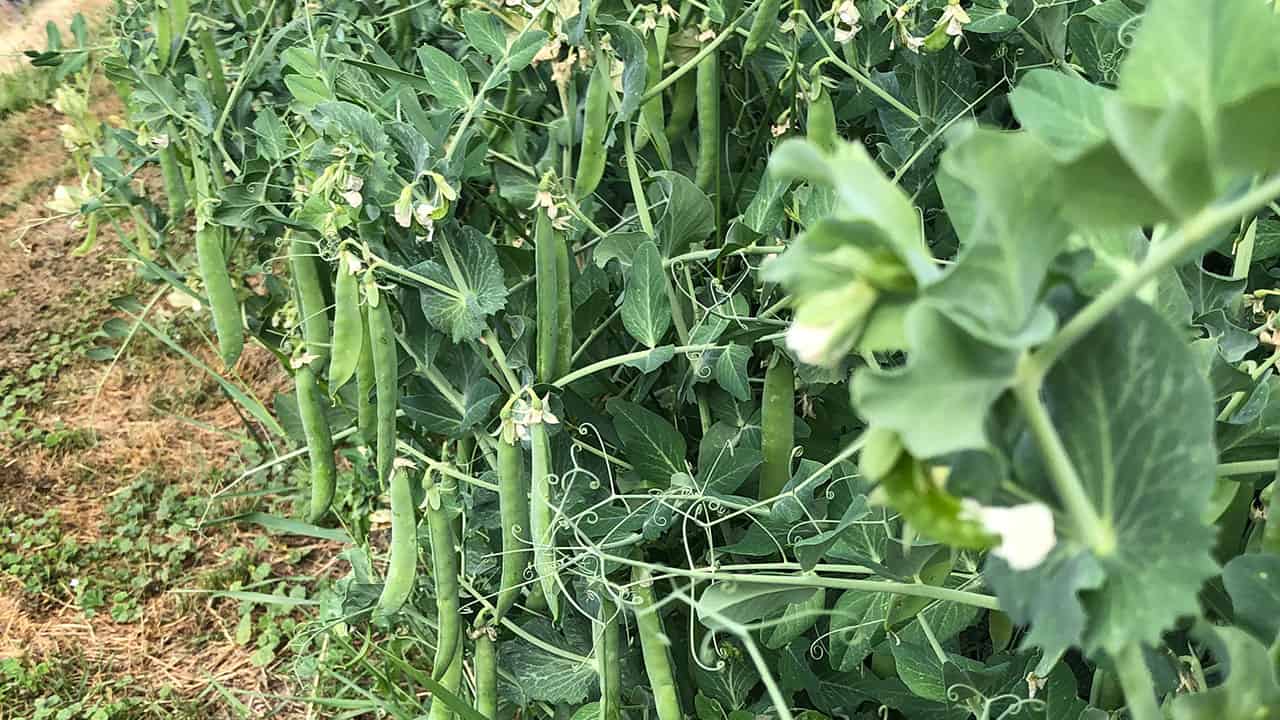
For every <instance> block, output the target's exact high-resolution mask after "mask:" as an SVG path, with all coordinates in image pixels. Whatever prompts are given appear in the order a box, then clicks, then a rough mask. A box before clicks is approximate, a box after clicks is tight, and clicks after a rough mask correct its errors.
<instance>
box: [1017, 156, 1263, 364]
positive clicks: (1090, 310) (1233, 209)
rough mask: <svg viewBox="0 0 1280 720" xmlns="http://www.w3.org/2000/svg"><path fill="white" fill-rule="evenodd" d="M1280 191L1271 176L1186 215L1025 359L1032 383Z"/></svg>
mask: <svg viewBox="0 0 1280 720" xmlns="http://www.w3.org/2000/svg"><path fill="white" fill-rule="evenodd" d="M1277 195H1280V175H1277V176H1275V177H1272V178H1271V179H1269V180H1267V181H1266V182H1264V183H1262V184H1261V185H1259V186H1257V187H1256V188H1254V189H1253V190H1250V191H1249V192H1247V193H1245V194H1244V195H1241V196H1240V197H1238V198H1236V199H1234V200H1232V201H1230V202H1226V203H1220V204H1215V205H1210V206H1208V207H1206V208H1204V209H1202V210H1200V211H1199V212H1197V213H1196V214H1195V215H1192V216H1191V217H1190V218H1188V219H1187V221H1186V222H1184V223H1183V224H1182V226H1181V227H1180V228H1179V229H1178V230H1177V231H1176V232H1174V233H1173V234H1172V235H1170V236H1169V237H1167V238H1165V239H1164V240H1163V241H1162V242H1161V243H1160V244H1159V246H1157V247H1155V248H1153V249H1152V252H1151V254H1150V255H1148V256H1147V258H1146V259H1145V260H1143V261H1142V264H1141V265H1139V266H1138V267H1137V268H1136V269H1134V270H1133V271H1132V272H1130V273H1129V274H1127V275H1125V276H1124V277H1122V278H1121V279H1120V280H1119V282H1117V283H1116V284H1114V285H1112V286H1111V287H1109V288H1107V289H1106V290H1105V291H1104V292H1103V293H1102V294H1101V295H1099V296H1098V297H1096V298H1094V299H1093V300H1092V301H1090V303H1089V304H1088V305H1085V306H1084V309H1082V310H1081V311H1080V312H1079V313H1076V315H1075V317H1073V318H1071V320H1070V321H1069V322H1068V323H1067V324H1066V325H1065V326H1063V328H1062V329H1061V330H1060V331H1058V334H1057V335H1055V336H1053V338H1052V339H1050V340H1049V342H1047V343H1045V344H1044V345H1043V346H1041V347H1040V349H1038V350H1036V352H1035V353H1034V354H1032V355H1031V357H1030V358H1029V359H1028V362H1027V370H1028V371H1030V372H1031V373H1032V374H1031V376H1030V379H1031V380H1032V381H1033V382H1034V384H1036V385H1039V381H1040V380H1041V379H1042V378H1043V377H1044V375H1045V374H1046V373H1048V372H1049V368H1051V367H1053V363H1054V362H1055V361H1057V359H1058V358H1059V357H1061V356H1062V354H1063V353H1064V352H1066V351H1067V349H1068V348H1070V347H1071V346H1072V345H1075V344H1076V343H1077V342H1079V341H1080V340H1081V339H1082V338H1083V337H1084V336H1085V335H1088V334H1089V331H1090V330H1092V329H1093V328H1094V326H1095V325H1097V324H1098V323H1100V322H1102V321H1103V320H1104V319H1105V318H1106V317H1107V316H1108V315H1110V314H1111V312H1112V311H1113V310H1115V309H1116V308H1117V307H1119V306H1120V304H1121V303H1123V302H1124V301H1125V300H1127V299H1129V296H1130V295H1133V294H1134V293H1136V292H1138V290H1140V289H1141V288H1142V287H1143V286H1145V285H1146V284H1147V283H1148V282H1150V281H1151V279H1152V278H1154V277H1155V276H1156V275H1158V274H1159V273H1161V272H1163V271H1165V270H1167V269H1169V268H1171V267H1173V266H1174V265H1175V264H1176V263H1177V262H1178V261H1179V260H1181V259H1182V258H1184V257H1185V256H1186V255H1187V254H1188V253H1190V252H1191V251H1193V250H1195V249H1197V248H1199V247H1200V246H1201V245H1202V244H1203V243H1204V241H1205V239H1207V238H1208V237H1209V236H1210V235H1212V234H1213V233H1214V232H1215V231H1217V230H1218V229H1219V228H1221V227H1223V226H1224V225H1228V224H1230V223H1232V222H1235V221H1237V220H1239V219H1240V217H1242V216H1244V215H1248V214H1249V213H1252V212H1254V211H1256V210H1257V209H1259V208H1261V207H1265V206H1266V204H1267V203H1268V202H1270V201H1271V200H1272V199H1273V198H1275V197H1276V196H1277Z"/></svg>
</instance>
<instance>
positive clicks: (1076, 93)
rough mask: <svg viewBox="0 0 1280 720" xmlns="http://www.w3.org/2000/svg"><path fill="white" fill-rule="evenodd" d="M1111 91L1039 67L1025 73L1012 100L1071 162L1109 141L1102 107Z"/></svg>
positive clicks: (1027, 124)
mask: <svg viewBox="0 0 1280 720" xmlns="http://www.w3.org/2000/svg"><path fill="white" fill-rule="evenodd" d="M1108 94H1110V91H1108V90H1107V89H1106V88H1103V87H1101V86H1099V85H1094V84H1093V83H1091V82H1089V81H1087V80H1084V79H1083V78H1079V77H1072V76H1070V75H1066V74H1064V73H1059V72H1054V71H1052V70H1048V69H1044V68H1040V69H1036V70H1032V71H1030V72H1028V73H1027V74H1026V75H1024V76H1023V78H1022V80H1021V81H1020V82H1019V83H1018V86H1017V87H1016V88H1014V90H1013V92H1012V93H1010V94H1009V103H1010V104H1012V105H1013V111H1014V112H1015V113H1016V114H1017V116H1018V122H1019V123H1021V124H1022V127H1023V128H1025V129H1026V130H1028V131H1030V132H1031V133H1032V134H1034V135H1035V136H1036V137H1038V138H1039V139H1040V140H1041V141H1042V142H1044V144H1045V145H1046V146H1047V147H1048V148H1049V150H1050V152H1051V153H1052V154H1053V156H1054V158H1056V159H1057V160H1059V161H1061V162H1070V161H1072V160H1075V159H1077V158H1079V157H1080V156H1081V155H1083V154H1085V153H1086V152H1088V151H1090V150H1092V149H1094V148H1095V147H1098V146H1099V145H1102V144H1103V143H1106V142H1107V139H1108V138H1107V129H1106V124H1105V121H1104V119H1103V116H1102V109H1103V103H1104V102H1105V101H1106V98H1107V96H1108Z"/></svg>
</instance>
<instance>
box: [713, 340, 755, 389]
mask: <svg viewBox="0 0 1280 720" xmlns="http://www.w3.org/2000/svg"><path fill="white" fill-rule="evenodd" d="M750 359H751V348H749V347H747V346H746V345H738V344H736V343H730V345H729V347H727V348H725V349H724V350H723V351H721V353H720V357H718V358H717V359H716V365H715V377H716V384H717V385H719V386H720V387H722V388H724V391H725V392H727V393H729V394H730V395H732V396H733V397H735V398H737V399H738V400H742V401H743V402H746V401H747V400H750V399H751V388H750V387H748V386H747V361H748V360H750Z"/></svg>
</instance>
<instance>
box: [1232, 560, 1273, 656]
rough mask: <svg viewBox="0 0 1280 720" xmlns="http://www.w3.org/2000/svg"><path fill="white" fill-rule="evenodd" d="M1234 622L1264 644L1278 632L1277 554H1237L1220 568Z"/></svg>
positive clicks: (1269, 642)
mask: <svg viewBox="0 0 1280 720" xmlns="http://www.w3.org/2000/svg"><path fill="white" fill-rule="evenodd" d="M1222 582H1223V584H1225V585H1226V587H1227V593H1228V594H1229V595H1231V605H1232V607H1233V608H1234V609H1235V623H1236V625H1238V626H1239V627H1241V628H1243V629H1245V630H1248V631H1249V632H1250V633H1252V634H1253V636H1254V637H1256V638H1257V639H1259V640H1261V641H1262V642H1264V643H1266V644H1268V645H1269V644H1271V643H1272V642H1274V641H1275V639H1276V635H1277V634H1280V557H1276V556H1275V555H1260V554H1253V555H1240V556H1239V557H1236V558H1235V559H1233V560H1232V561H1231V562H1229V563H1227V566H1226V567H1225V568H1223V569H1222Z"/></svg>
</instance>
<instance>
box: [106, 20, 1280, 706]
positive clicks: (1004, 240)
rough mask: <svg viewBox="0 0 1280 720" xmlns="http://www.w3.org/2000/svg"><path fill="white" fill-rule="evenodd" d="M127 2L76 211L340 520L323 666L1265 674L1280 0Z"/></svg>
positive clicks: (1265, 693) (1071, 684)
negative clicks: (154, 169)
mask: <svg viewBox="0 0 1280 720" xmlns="http://www.w3.org/2000/svg"><path fill="white" fill-rule="evenodd" d="M115 25H116V27H115V32H116V36H117V40H116V41H115V44H114V46H113V49H112V51H111V52H110V53H109V54H108V56H107V57H106V58H105V59H104V60H103V65H104V67H105V68H106V72H107V74H108V77H109V78H110V79H111V80H112V81H113V82H114V83H115V85H116V86H117V88H118V90H119V91H120V93H121V94H122V95H123V96H124V98H125V100H126V103H127V108H128V117H129V121H128V126H127V127H125V128H114V127H113V128H107V129H105V130H104V132H105V137H104V139H103V140H102V141H101V143H99V146H100V149H101V151H102V152H101V154H100V155H98V156H96V157H95V158H93V160H92V171H93V173H95V177H96V178H97V180H95V182H94V183H91V184H87V185H86V187H95V188H101V192H99V193H97V194H96V195H95V196H94V197H93V198H92V199H90V200H88V201H86V203H85V204H84V205H83V206H82V211H84V212H86V213H89V214H90V215H91V216H93V217H100V218H101V220H100V224H102V226H103V227H106V226H107V225H106V224H103V223H110V224H115V225H117V226H119V225H120V224H121V222H123V221H127V220H130V219H132V220H134V221H135V223H134V227H133V230H132V231H130V232H119V233H117V234H118V235H120V243H121V244H122V247H123V249H124V251H125V252H127V253H128V254H129V256H130V257H131V258H132V259H133V260H134V262H135V263H136V264H137V266H138V268H139V270H140V272H142V273H143V274H144V276H145V277H146V278H147V279H148V280H150V281H152V282H154V283H156V284H157V286H158V287H162V288H170V287H172V288H175V289H176V290H177V291H178V292H181V293H185V294H187V295H189V296H190V297H191V298H193V299H194V300H196V301H197V302H198V303H199V304H200V306H201V307H202V308H204V307H207V308H208V311H209V312H208V315H206V316H205V317H207V318H208V319H209V320H210V321H211V323H210V324H209V326H210V327H211V328H212V331H213V337H214V338H216V349H217V353H216V357H217V358H218V360H210V361H208V363H209V364H206V365H205V367H206V369H208V370H209V372H211V373H216V374H217V375H218V377H219V382H220V383H221V384H222V387H223V388H224V389H225V390H226V391H227V393H228V395H229V396H230V397H232V398H234V399H236V400H237V401H238V402H240V403H241V404H242V405H243V406H244V408H245V411H246V412H245V416H246V417H247V418H248V420H249V422H251V423H252V424H253V425H254V426H255V429H256V431H258V432H260V433H261V434H262V435H265V436H268V437H270V438H271V442H272V443H273V444H274V446H275V447H277V448H278V455H279V456H278V457H277V458H276V459H275V460H273V461H272V463H271V464H272V465H278V464H280V463H284V462H300V463H302V464H303V466H304V467H305V472H302V473H300V474H298V477H299V478H300V483H299V486H298V487H297V488H296V491H297V497H298V498H299V502H298V504H297V508H298V510H297V513H296V515H297V517H295V518H292V519H289V521H288V523H287V527H288V528H292V529H294V530H296V531H298V532H304V533H311V534H319V535H320V536H323V537H331V538H332V537H338V538H343V539H345V540H346V541H347V542H348V543H349V544H350V548H349V549H348V550H347V551H346V552H345V553H344V556H343V557H344V558H345V559H347V560H348V561H349V563H350V567H351V574H350V576H349V577H348V578H347V579H346V580H344V581H343V583H342V584H341V585H340V587H341V588H342V599H341V602H340V603H338V604H336V605H332V606H329V605H326V606H325V607H324V608H322V611H321V613H320V617H319V618H318V620H317V624H318V625H319V626H320V629H319V630H318V632H325V633H336V634H337V635H336V636H341V637H342V638H345V639H344V640H342V642H351V638H356V637H359V638H363V639H362V640H361V641H360V642H361V643H363V646H364V648H365V649H364V650H362V651H361V653H362V654H364V653H367V654H368V657H371V658H375V659H377V663H378V672H377V673H371V674H370V675H369V676H368V677H364V678H362V679H360V680H358V681H351V680H344V681H343V682H338V681H336V680H335V681H333V682H327V681H325V684H324V687H325V692H319V691H317V692H313V693H311V695H312V696H314V697H316V698H317V702H318V703H320V704H321V705H322V706H326V707H328V708H329V709H331V710H332V711H333V712H334V713H339V714H340V713H341V712H343V711H344V709H348V710H349V709H351V708H353V707H373V708H377V710H378V712H381V713H383V714H384V715H391V716H395V717H403V718H414V717H422V716H423V715H424V714H428V713H429V716H430V717H431V718H433V720H445V719H446V718H451V717H454V716H457V717H465V718H507V717H515V716H521V717H526V716H538V717H542V716H546V717H569V716H572V717H574V718H580V719H581V720H586V718H593V717H599V718H601V719H602V720H617V719H618V718H622V717H629V718H644V717H652V716H654V714H656V716H657V717H658V718H661V720H675V719H677V718H683V717H694V716H696V717H697V718H699V720H743V719H744V718H750V717H753V716H761V715H763V716H776V717H778V718H780V719H782V720H792V718H796V717H798V716H804V717H808V718H819V717H833V718H834V717H840V718H910V719H912V720H915V719H917V718H938V719H944V718H945V719H948V720H949V719H951V718H955V719H956V720H961V719H963V718H970V717H972V718H980V719H982V720H988V719H994V718H1014V717H1018V718H1022V717H1032V718H1045V719H1052V720H1099V719H1101V718H1107V717H1122V716H1124V717H1130V718H1134V719H1135V720H1156V719H1157V718H1161V717H1173V718H1178V719H1192V718H1196V719H1199V718H1214V719H1217V718H1245V717H1269V716H1271V715H1272V714H1274V713H1278V712H1280V684H1278V683H1277V677H1276V658H1277V657H1280V642H1278V638H1277V635H1278V633H1280V624H1277V620H1276V618H1277V617H1280V599H1278V598H1280V584H1278V583H1280V555H1277V554H1276V553H1277V552H1280V533H1277V531H1276V528H1275V524H1273V523H1269V522H1268V515H1269V512H1270V510H1271V509H1272V506H1273V502H1274V498H1273V488H1274V487H1275V483H1274V482H1273V481H1274V480H1275V478H1276V473H1277V470H1278V469H1280V465H1278V462H1277V457H1280V403H1277V404H1272V403H1271V399H1272V393H1273V388H1275V387H1276V383H1277V380H1276V378H1275V377H1274V366H1275V363H1276V361H1277V360H1278V359H1280V343H1278V342H1277V329H1276V326H1275V318H1276V308H1277V303H1278V301H1277V297H1276V296H1277V291H1276V290H1274V285H1275V278H1276V277H1280V275H1278V274H1277V271H1278V267H1277V258H1280V220H1277V214H1278V213H1280V207H1277V205H1276V204H1275V203H1274V201H1275V200H1276V198H1278V197H1280V175H1278V174H1276V172H1277V171H1278V170H1280V142H1277V140H1276V137H1275V127H1276V124H1275V118H1276V117H1278V116H1280V13H1278V12H1277V8H1276V7H1275V4H1274V3H1270V2H1264V1H1263V0H1221V1H1219V2H1213V3H1207V2H1200V1H1198V0H1150V2H1145V3H1144V2H1142V0H1053V1H1050V0H973V1H972V2H970V1H969V0H903V1H902V2H890V1H889V0H842V1H838V2H834V3H831V2H812V1H810V0H788V1H787V2H782V1H781V0H750V1H747V2H742V1H740V0H706V1H705V2H703V1H702V0H683V1H682V2H675V3H670V4H669V3H667V2H661V3H659V4H644V3H633V2H627V1H625V0H582V1H581V2H564V1H559V2H546V3H538V2H536V0H535V1H534V2H522V1H518V0H516V1H508V2H503V3H490V2H484V1H483V0H451V1H449V2H441V3H434V2H426V3H408V2H399V3H388V2H382V1H381V0H363V1H358V2H357V1H355V0H337V1H335V2H329V3H324V4H311V3H292V2H284V1H282V0H271V1H270V2H266V3H256V4H252V3H245V2H241V1H240V0H207V1H206V0H198V1H197V2H188V0H167V2H164V3H157V2H145V1H143V2H133V3H123V4H122V5H121V7H120V9H119V12H118V13H117V15H116V20H115ZM153 165H154V166H158V168H159V175H160V179H161V180H162V182H163V186H164V196H163V199H162V200H160V201H158V202H157V201H154V200H153V199H152V198H151V196H149V195H148V194H147V193H146V192H144V191H143V190H142V189H141V187H142V181H141V178H144V177H147V175H148V172H149V171H148V168H149V167H151V166H153ZM151 177H155V176H154V174H152V175H151ZM139 227H145V228H152V229H153V232H149V233H147V232H143V233H139V232H137V228H139ZM119 229H120V230H123V229H124V228H119ZM192 237H194V259H193V258H192V252H191V247H192V244H191V243H190V238H192ZM135 317H136V322H137V323H138V324H139V326H140V327H149V326H148V325H146V321H145V312H138V313H135ZM247 342H251V343H254V344H256V345H259V346H261V347H263V348H266V349H267V350H268V351H270V352H271V353H274V354H275V355H276V356H277V357H278V358H279V360H280V362H281V364H282V366H283V367H284V368H285V370H286V371H287V372H288V373H290V374H291V375H292V377H293V381H294V388H295V390H294V392H293V393H291V394H288V395H282V396H279V397H277V398H275V401H274V407H273V408H272V409H268V407H267V406H266V405H265V404H264V403H262V402H260V401H258V400H257V399H255V398H254V397H253V395H252V394H251V393H249V392H247V391H246V390H245V389H244V388H243V387H242V385H241V384H240V383H239V381H238V380H237V376H236V364H237V360H238V358H239V357H240V355H241V353H242V351H243V349H244V347H245V345H246V343H247ZM191 357H192V359H193V361H199V360H197V359H196V357H195V356H194V355H191ZM210 357H212V355H211V356H210ZM200 362H203V361H200ZM218 362H220V363H221V367H220V368H219V367H213V365H217V364H218ZM290 446H295V447H296V448H297V449H293V450H290V449H289V447H290ZM388 509H389V528H390V529H389V532H388V531H387V530H386V526H387V524H388V523H387V522H385V518H387V517H388V515H387V511H388ZM380 518H381V520H379V519H380ZM280 522H281V523H283V522H284V521H280ZM335 526H336V527H335ZM336 636H335V637H336ZM322 679H323V678H322ZM326 693H327V694H326ZM373 699H376V703H375V702H374V700H373ZM326 703H327V705H326ZM360 703H372V704H371V705H361V704H360Z"/></svg>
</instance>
